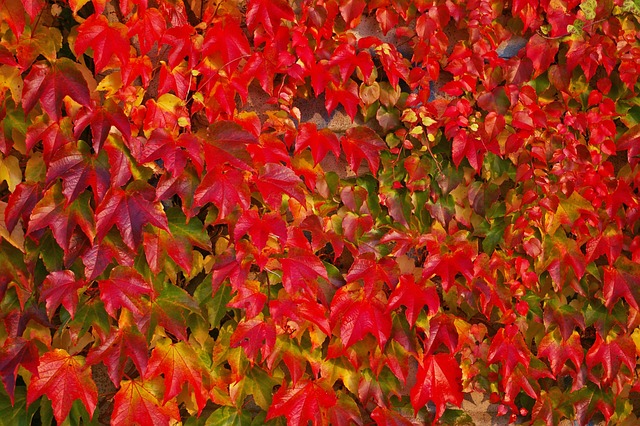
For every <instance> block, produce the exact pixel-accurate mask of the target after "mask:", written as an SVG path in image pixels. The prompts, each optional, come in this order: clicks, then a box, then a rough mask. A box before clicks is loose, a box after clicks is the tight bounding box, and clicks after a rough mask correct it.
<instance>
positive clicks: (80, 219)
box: [27, 185, 95, 256]
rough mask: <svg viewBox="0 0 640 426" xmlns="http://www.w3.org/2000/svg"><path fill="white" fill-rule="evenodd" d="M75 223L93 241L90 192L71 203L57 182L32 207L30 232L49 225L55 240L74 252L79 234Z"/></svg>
mask: <svg viewBox="0 0 640 426" xmlns="http://www.w3.org/2000/svg"><path fill="white" fill-rule="evenodd" d="M76 227H80V229H81V230H82V232H83V233H84V235H85V236H86V238H87V239H88V241H89V242H91V241H93V238H94V236H95V229H94V224H93V214H92V211H91V207H90V206H89V194H88V193H85V195H84V196H83V197H82V198H78V199H76V200H75V201H74V202H73V203H71V204H68V203H67V201H66V200H65V198H64V196H63V195H62V193H61V190H60V185H55V186H53V187H52V188H50V189H49V190H48V191H47V192H45V194H44V196H43V197H42V199H41V200H40V201H39V202H38V204H36V206H35V208H34V209H33V212H32V213H31V219H30V220H29V226H28V228H27V234H32V233H34V232H36V231H38V230H40V229H46V228H50V229H51V232H52V233H53V237H54V238H55V240H56V242H57V243H58V245H59V246H60V247H62V249H63V250H64V252H65V256H67V255H69V254H70V253H71V252H72V247H73V242H74V241H73V239H74V238H76V237H78V234H77V230H76Z"/></svg>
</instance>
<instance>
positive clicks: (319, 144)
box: [295, 123, 340, 165]
mask: <svg viewBox="0 0 640 426" xmlns="http://www.w3.org/2000/svg"><path fill="white" fill-rule="evenodd" d="M305 148H309V149H311V155H312V156H313V161H314V165H317V164H318V163H319V162H321V161H322V160H323V159H324V157H326V156H327V154H328V153H329V152H333V155H334V156H335V157H336V159H338V158H340V141H339V140H338V137H337V136H336V134H335V133H334V132H332V131H331V130H329V129H326V128H325V129H321V130H318V128H317V127H316V125H315V123H302V124H300V127H299V128H298V137H297V138H296V147H295V153H296V154H299V153H300V152H301V151H302V150H304V149H305Z"/></svg>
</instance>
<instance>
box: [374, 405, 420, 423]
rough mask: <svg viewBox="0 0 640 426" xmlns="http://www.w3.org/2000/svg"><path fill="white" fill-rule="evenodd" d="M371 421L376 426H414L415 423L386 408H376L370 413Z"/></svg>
mask: <svg viewBox="0 0 640 426" xmlns="http://www.w3.org/2000/svg"><path fill="white" fill-rule="evenodd" d="M371 419H372V420H373V421H375V422H376V425H377V426H414V425H415V423H414V422H412V421H411V420H409V419H408V418H407V417H405V416H403V415H402V414H400V413H398V412H397V411H395V410H392V409H389V408H386V407H380V406H378V407H376V408H375V409H374V410H373V411H372V412H371Z"/></svg>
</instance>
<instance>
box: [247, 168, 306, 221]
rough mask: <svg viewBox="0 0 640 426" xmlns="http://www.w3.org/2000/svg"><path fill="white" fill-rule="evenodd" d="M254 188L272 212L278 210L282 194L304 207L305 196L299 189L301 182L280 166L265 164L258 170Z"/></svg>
mask: <svg viewBox="0 0 640 426" xmlns="http://www.w3.org/2000/svg"><path fill="white" fill-rule="evenodd" d="M256 186H257V187H258V191H260V193H261V194H262V196H263V197H264V200H265V202H266V203H267V204H268V205H269V206H271V207H272V208H273V209H274V210H279V209H280V205H281V204H282V195H283V194H287V195H288V196H289V197H291V198H293V199H295V200H297V201H298V202H299V203H300V204H302V205H303V206H304V205H305V196H304V192H303V191H302V189H301V188H302V186H303V185H302V181H301V180H300V178H299V177H298V176H297V175H296V174H295V172H294V171H293V170H291V169H290V168H288V167H285V166H283V165H281V164H276V163H267V164H265V165H264V167H262V168H261V169H260V173H259V175H258V177H257V179H256Z"/></svg>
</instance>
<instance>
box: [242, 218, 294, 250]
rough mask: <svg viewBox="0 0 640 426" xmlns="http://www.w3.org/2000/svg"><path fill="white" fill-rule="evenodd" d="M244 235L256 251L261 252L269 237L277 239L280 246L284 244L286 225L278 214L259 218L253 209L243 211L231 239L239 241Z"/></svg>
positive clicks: (285, 240)
mask: <svg viewBox="0 0 640 426" xmlns="http://www.w3.org/2000/svg"><path fill="white" fill-rule="evenodd" d="M245 234H248V235H249V236H250V237H251V241H252V242H253V245H254V246H255V247H256V248H257V249H258V251H262V249H263V248H265V246H266V245H267V241H268V240H269V236H270V235H273V236H275V237H277V238H278V242H279V243H280V245H281V246H284V245H285V244H286V242H287V225H286V224H285V223H284V221H283V220H282V218H281V217H280V215H279V214H278V213H275V212H272V213H267V214H265V215H263V216H260V213H258V211H257V210H255V209H250V210H245V211H244V212H243V213H242V215H241V216H240V218H239V219H238V222H237V223H236V226H235V229H234V230H233V239H234V240H235V241H239V240H240V238H242V237H243V236H244V235H245Z"/></svg>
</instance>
